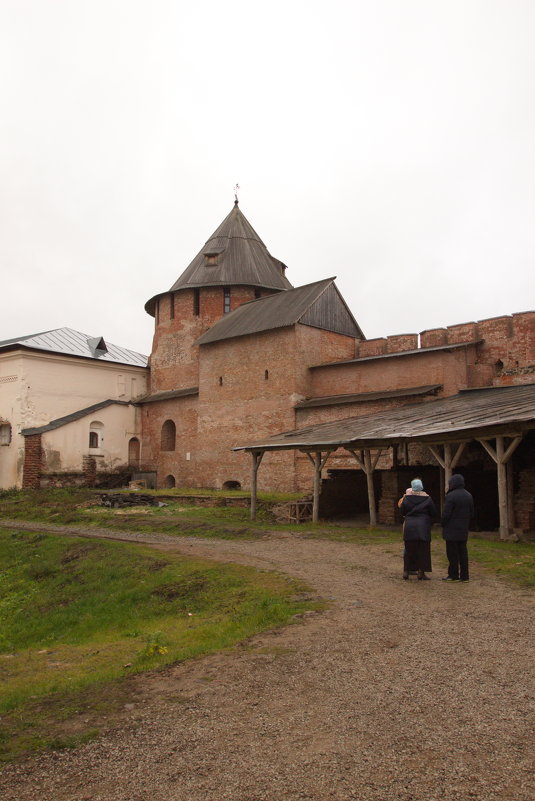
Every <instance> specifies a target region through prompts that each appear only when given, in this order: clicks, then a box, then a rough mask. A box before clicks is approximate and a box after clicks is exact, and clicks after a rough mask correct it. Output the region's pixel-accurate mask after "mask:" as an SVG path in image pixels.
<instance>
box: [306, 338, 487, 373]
mask: <svg viewBox="0 0 535 801" xmlns="http://www.w3.org/2000/svg"><path fill="white" fill-rule="evenodd" d="M484 341H485V340H483V339H473V340H471V341H470V342H456V343H453V344H450V345H434V346H433V347H431V348H416V349H415V350H396V351H394V352H393V353H377V354H375V356H359V357H358V358H357V359H345V360H344V361H342V362H324V363H323V364H313V365H311V367H310V369H311V370H314V369H315V368H316V367H340V366H341V365H344V364H360V363H361V362H374V361H377V360H378V359H399V358H402V357H404V356H421V355H422V354H423V353H434V352H435V351H448V350H458V349H459V348H469V347H470V346H471V345H481V343H482V342H484Z"/></svg>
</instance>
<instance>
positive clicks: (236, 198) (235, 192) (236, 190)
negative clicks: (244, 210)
mask: <svg viewBox="0 0 535 801" xmlns="http://www.w3.org/2000/svg"><path fill="white" fill-rule="evenodd" d="M239 188H240V185H239V184H236V185H235V187H234V205H235V206H237V205H238V191H239Z"/></svg>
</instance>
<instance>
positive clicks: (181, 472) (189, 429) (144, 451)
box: [141, 396, 209, 487]
mask: <svg viewBox="0 0 535 801" xmlns="http://www.w3.org/2000/svg"><path fill="white" fill-rule="evenodd" d="M141 420H142V441H141V464H142V466H143V468H144V469H147V470H156V472H157V485H158V487H162V486H163V483H164V480H165V478H166V476H168V475H172V476H174V478H175V481H176V486H177V487H196V486H203V485H202V484H200V485H199V484H197V483H196V480H195V479H196V477H195V475H194V461H192V460H194V459H195V457H196V454H197V397H196V396H191V397H186V398H173V399H170V400H166V401H161V402H158V403H147V404H146V405H145V406H144V407H143V410H142V414H141ZM166 420H172V421H173V422H174V424H175V427H176V438H175V449H174V450H173V451H163V450H162V449H161V432H162V426H163V424H164V423H165V422H166ZM188 453H189V454H190V459H189V460H188V458H187V454H188ZM204 486H209V485H204Z"/></svg>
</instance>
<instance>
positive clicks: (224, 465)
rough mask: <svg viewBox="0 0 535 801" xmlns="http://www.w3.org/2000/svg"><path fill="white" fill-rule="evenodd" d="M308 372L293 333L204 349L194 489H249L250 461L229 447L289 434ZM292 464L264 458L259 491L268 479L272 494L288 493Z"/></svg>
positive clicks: (286, 458)
mask: <svg viewBox="0 0 535 801" xmlns="http://www.w3.org/2000/svg"><path fill="white" fill-rule="evenodd" d="M311 330H312V329H311ZM266 371H267V377H266ZM306 373H307V369H306V365H303V364H301V360H300V359H299V354H298V351H297V348H296V333H295V330H294V329H293V328H281V329H277V330H274V331H270V332H266V333H261V334H256V335H251V336H244V337H237V338H236V339H233V340H225V341H223V342H215V343H212V344H210V345H204V346H202V348H201V363H200V381H199V433H198V448H199V450H198V457H197V459H196V464H197V482H198V485H200V486H216V487H220V486H222V485H223V483H224V482H225V481H229V480H232V481H239V482H240V483H241V485H242V486H243V487H248V486H249V485H250V457H249V456H248V455H246V454H241V453H234V452H233V451H232V447H234V446H236V445H243V444H244V443H247V442H251V441H255V440H257V439H259V438H261V437H263V436H268V435H271V434H274V433H276V432H279V431H285V430H291V429H293V428H294V427H295V414H294V409H293V405H294V402H295V388H296V385H297V384H299V383H300V382H301V381H302V380H303V376H306ZM293 459H294V457H293V454H288V453H282V454H270V456H269V458H268V457H267V456H266V457H264V462H263V463H262V465H261V467H260V471H259V486H262V483H263V482H265V481H266V480H267V481H269V484H268V485H267V486H269V487H271V488H273V489H283V488H284V489H292V488H293Z"/></svg>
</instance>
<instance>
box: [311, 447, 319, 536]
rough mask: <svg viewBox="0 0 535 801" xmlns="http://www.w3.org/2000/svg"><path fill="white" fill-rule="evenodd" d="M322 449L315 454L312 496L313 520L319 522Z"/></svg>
mask: <svg viewBox="0 0 535 801" xmlns="http://www.w3.org/2000/svg"><path fill="white" fill-rule="evenodd" d="M320 486H321V451H317V452H316V453H315V454H314V494H313V496H312V522H313V523H317V522H318V518H319V508H320Z"/></svg>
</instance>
